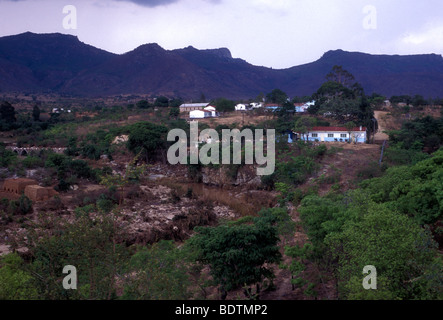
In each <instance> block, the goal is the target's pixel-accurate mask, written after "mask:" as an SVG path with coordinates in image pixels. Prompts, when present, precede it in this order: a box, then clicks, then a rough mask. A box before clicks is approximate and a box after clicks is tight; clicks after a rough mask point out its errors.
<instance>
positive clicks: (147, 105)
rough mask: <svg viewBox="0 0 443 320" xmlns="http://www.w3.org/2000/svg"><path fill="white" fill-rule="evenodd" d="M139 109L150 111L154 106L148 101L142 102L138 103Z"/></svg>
mask: <svg viewBox="0 0 443 320" xmlns="http://www.w3.org/2000/svg"><path fill="white" fill-rule="evenodd" d="M136 106H137V108H139V109H149V108H151V107H152V105H151V104H150V103H149V102H148V101H147V100H140V101H138V102H137V103H136Z"/></svg>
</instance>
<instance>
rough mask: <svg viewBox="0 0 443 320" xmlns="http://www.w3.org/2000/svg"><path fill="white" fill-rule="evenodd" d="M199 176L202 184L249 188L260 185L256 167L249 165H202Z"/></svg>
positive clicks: (255, 187) (256, 187)
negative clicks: (214, 166) (216, 166)
mask: <svg viewBox="0 0 443 320" xmlns="http://www.w3.org/2000/svg"><path fill="white" fill-rule="evenodd" d="M201 176H202V182H203V183H204V184H206V185H212V186H217V187H225V186H246V187H248V188H250V189H258V188H260V187H262V182H261V177H260V176H258V175H257V173H256V168H255V167H254V166H249V165H246V166H241V167H237V166H234V165H226V166H220V167H218V168H212V167H204V168H202V172H201Z"/></svg>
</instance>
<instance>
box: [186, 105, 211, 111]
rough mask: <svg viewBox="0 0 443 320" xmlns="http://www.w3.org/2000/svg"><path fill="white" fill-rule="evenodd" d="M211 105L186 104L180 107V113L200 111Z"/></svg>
mask: <svg viewBox="0 0 443 320" xmlns="http://www.w3.org/2000/svg"><path fill="white" fill-rule="evenodd" d="M208 105H209V103H184V104H182V105H181V106H180V112H189V111H193V110H200V109H202V108H205V107H207V106H208Z"/></svg>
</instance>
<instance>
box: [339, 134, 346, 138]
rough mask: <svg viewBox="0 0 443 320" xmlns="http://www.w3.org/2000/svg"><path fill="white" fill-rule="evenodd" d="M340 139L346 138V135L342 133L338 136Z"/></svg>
mask: <svg viewBox="0 0 443 320" xmlns="http://www.w3.org/2000/svg"><path fill="white" fill-rule="evenodd" d="M340 137H342V138H347V137H348V135H347V134H346V133H342V134H341V135H340Z"/></svg>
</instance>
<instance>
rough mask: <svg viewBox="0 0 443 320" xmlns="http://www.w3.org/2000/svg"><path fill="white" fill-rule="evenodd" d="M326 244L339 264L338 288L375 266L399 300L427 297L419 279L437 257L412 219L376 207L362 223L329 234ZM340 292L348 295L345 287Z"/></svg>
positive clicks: (434, 246) (370, 210)
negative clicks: (421, 290)
mask: <svg viewBox="0 0 443 320" xmlns="http://www.w3.org/2000/svg"><path fill="white" fill-rule="evenodd" d="M325 243H326V245H328V247H329V248H330V250H331V252H332V254H333V256H335V257H336V258H337V261H338V264H337V265H338V268H337V277H338V279H339V288H340V287H341V286H342V285H345V286H346V285H347V284H348V285H349V282H350V281H352V277H359V278H362V277H361V275H362V270H363V268H364V267H365V266H367V265H372V266H375V267H376V269H377V275H379V276H380V277H382V278H383V279H387V280H388V285H387V287H388V291H389V292H392V293H393V294H394V295H395V297H396V298H400V299H412V298H416V297H417V296H418V297H420V296H421V295H422V294H424V293H422V292H417V290H419V288H417V284H418V279H422V277H423V274H424V271H425V270H429V269H430V267H431V266H432V265H433V264H434V263H435V260H434V258H435V256H436V254H437V245H436V243H435V242H434V241H433V240H432V238H431V236H430V235H429V233H427V232H425V231H424V230H423V229H421V228H420V227H419V226H418V225H417V224H416V223H415V222H414V221H413V220H411V219H410V218H408V217H407V216H405V215H401V214H397V213H394V212H392V211H390V210H389V209H387V208H386V207H385V206H384V205H375V204H370V206H369V209H368V212H367V214H365V215H363V216H362V217H361V220H360V221H347V222H346V223H345V224H344V226H343V231H342V232H341V233H331V234H329V235H328V236H327V237H326V239H325ZM340 291H341V292H342V294H344V295H345V296H346V295H347V293H346V290H345V288H343V287H341V290H340ZM434 298H436V297H434Z"/></svg>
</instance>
